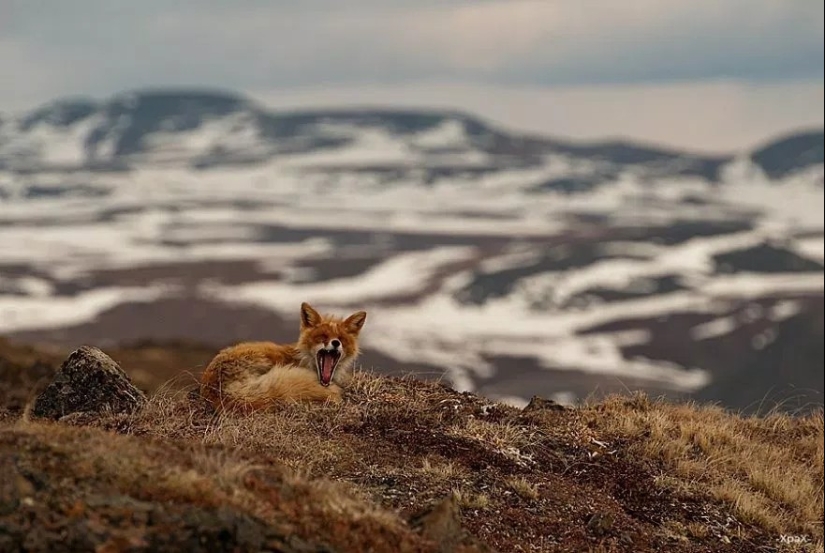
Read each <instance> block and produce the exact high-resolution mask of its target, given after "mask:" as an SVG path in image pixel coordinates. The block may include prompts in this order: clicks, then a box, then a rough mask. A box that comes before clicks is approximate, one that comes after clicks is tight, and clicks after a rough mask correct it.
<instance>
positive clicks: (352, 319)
mask: <svg viewBox="0 0 825 553" xmlns="http://www.w3.org/2000/svg"><path fill="white" fill-rule="evenodd" d="M365 322H367V312H366V311H359V312H358V313H353V314H352V315H350V316H349V317H347V318H346V319H344V328H346V329H347V331H348V332H352V333H353V334H358V333H359V332H361V327H363V326H364V323H365Z"/></svg>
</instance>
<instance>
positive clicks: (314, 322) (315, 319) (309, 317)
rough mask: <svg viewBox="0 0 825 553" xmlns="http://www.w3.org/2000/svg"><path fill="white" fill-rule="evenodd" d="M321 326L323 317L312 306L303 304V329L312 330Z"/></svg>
mask: <svg viewBox="0 0 825 553" xmlns="http://www.w3.org/2000/svg"><path fill="white" fill-rule="evenodd" d="M319 324H321V315H319V314H318V312H317V311H315V309H313V308H312V306H311V305H310V304H308V303H307V302H304V303H302V304H301V328H312V327H314V326H318V325H319Z"/></svg>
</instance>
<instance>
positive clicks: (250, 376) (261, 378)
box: [200, 302, 367, 412]
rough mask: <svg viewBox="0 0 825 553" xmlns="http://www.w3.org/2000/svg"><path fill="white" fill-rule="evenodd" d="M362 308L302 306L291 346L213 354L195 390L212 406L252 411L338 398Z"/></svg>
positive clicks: (245, 345) (247, 345)
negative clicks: (337, 313)
mask: <svg viewBox="0 0 825 553" xmlns="http://www.w3.org/2000/svg"><path fill="white" fill-rule="evenodd" d="M366 320H367V313H366V312H365V311H358V312H357V313H353V314H352V315H350V316H349V317H347V318H346V319H341V318H338V317H334V316H329V315H326V316H322V315H320V314H319V313H318V312H317V311H316V310H315V309H313V308H312V306H310V305H309V304H308V303H306V302H304V303H302V304H301V327H300V329H301V332H300V335H299V337H298V341H297V342H296V343H292V344H275V343H273V342H242V343H240V344H236V345H234V346H230V347H227V348H225V349H222V350H221V351H219V352H218V354H217V355H216V356H215V357H214V359H212V361H211V362H210V363H209V365H208V366H207V367H206V370H204V372H203V375H202V376H201V388H200V392H201V395H202V396H203V397H205V398H206V399H207V400H209V402H210V403H212V405H213V406H214V407H215V409H217V410H219V411H220V410H230V409H231V410H241V411H246V412H249V411H254V410H259V409H266V408H267V407H269V406H271V405H273V404H275V403H277V402H279V401H289V400H295V401H333V402H339V401H341V391H342V388H345V387H346V386H347V384H348V383H349V381H350V379H351V378H352V374H351V372H350V369H351V367H352V364H353V362H354V361H355V359H356V357H358V354H359V353H360V350H359V349H358V335H359V333H360V332H361V329H362V328H363V326H364V323H365V322H366Z"/></svg>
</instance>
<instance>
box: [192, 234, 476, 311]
mask: <svg viewBox="0 0 825 553" xmlns="http://www.w3.org/2000/svg"><path fill="white" fill-rule="evenodd" d="M474 254H475V248H465V247H444V248H434V249H431V250H427V251H425V252H412V253H405V254H399V255H396V256H393V257H391V258H389V259H387V260H386V261H384V262H383V263H380V264H378V265H377V266H375V267H373V268H371V269H370V270H368V271H367V272H365V273H363V274H362V275H359V276H357V277H351V278H341V279H337V280H331V281H326V282H318V283H310V284H291V283H285V282H281V281H272V282H270V281H260V282H251V283H248V284H242V285H237V286H210V287H208V288H207V289H205V292H206V293H207V294H209V295H212V296H213V297H217V298H219V299H222V300H224V301H229V302H250V303H254V304H256V305H265V306H268V307H271V308H273V309H276V310H279V311H287V312H288V311H289V310H291V309H294V307H295V298H297V297H301V298H305V301H309V302H310V303H313V304H318V305H326V304H329V303H336V304H338V305H340V303H341V301H342V300H343V302H345V303H346V304H358V303H365V302H367V303H368V302H370V301H375V300H378V299H382V298H387V297H398V296H404V295H409V294H415V293H418V292H421V291H423V289H424V288H425V287H426V285H427V284H428V282H429V281H430V280H431V279H432V278H434V276H435V274H436V273H437V272H438V271H439V270H440V269H442V268H443V267H445V266H446V265H450V264H454V263H457V262H461V261H465V260H467V259H470V258H472V256H473V255H474ZM342 262H343V261H342Z"/></svg>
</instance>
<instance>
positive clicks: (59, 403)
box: [32, 346, 146, 420]
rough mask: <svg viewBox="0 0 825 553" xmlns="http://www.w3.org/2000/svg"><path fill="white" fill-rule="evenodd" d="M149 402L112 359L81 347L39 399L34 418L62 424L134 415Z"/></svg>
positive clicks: (73, 353) (69, 358)
mask: <svg viewBox="0 0 825 553" xmlns="http://www.w3.org/2000/svg"><path fill="white" fill-rule="evenodd" d="M145 401H146V395H145V394H144V393H143V392H142V391H140V390H139V389H137V388H136V387H135V386H134V385H133V384H132V380H131V379H130V378H129V375H127V374H126V373H125V372H123V369H121V368H120V366H119V365H118V364H117V363H116V362H115V361H114V360H113V359H112V358H111V357H109V356H108V355H106V354H105V353H103V352H102V351H100V350H99V349H98V348H95V347H91V346H81V347H80V348H78V349H76V350H75V351H73V352H72V353H71V354H70V355H69V356H68V357H67V358H66V360H65V361H63V364H62V365H61V366H60V370H58V371H57V374H55V376H54V379H53V380H52V382H51V383H50V384H49V385H48V386H47V387H46V389H45V390H43V392H42V393H41V394H40V395H39V396H37V398H36V399H35V402H34V406H33V409H32V416H33V417H40V418H47V419H53V420H59V419H61V418H62V417H65V416H67V415H73V414H75V413H84V414H91V415H102V414H113V413H131V412H133V411H135V410H136V409H137V408H138V407H140V406H141V405H143V404H144V403H145Z"/></svg>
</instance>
